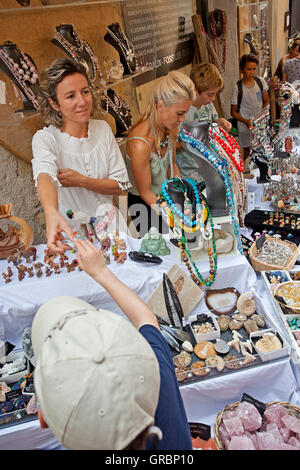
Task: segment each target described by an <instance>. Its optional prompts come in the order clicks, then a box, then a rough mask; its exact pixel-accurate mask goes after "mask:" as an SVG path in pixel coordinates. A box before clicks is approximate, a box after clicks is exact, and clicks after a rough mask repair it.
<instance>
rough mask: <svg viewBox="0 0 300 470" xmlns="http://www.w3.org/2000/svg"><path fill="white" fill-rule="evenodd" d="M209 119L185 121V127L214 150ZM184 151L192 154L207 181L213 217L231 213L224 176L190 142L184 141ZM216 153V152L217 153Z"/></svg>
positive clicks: (208, 197) (208, 202)
mask: <svg viewBox="0 0 300 470" xmlns="http://www.w3.org/2000/svg"><path fill="white" fill-rule="evenodd" d="M210 124H211V123H210V122H209V121H200V122H198V121H190V122H185V123H184V127H185V129H186V130H187V131H188V132H191V133H192V134H193V136H194V137H195V138H196V139H198V140H200V141H201V142H203V144H204V145H205V146H206V147H207V148H208V149H209V150H210V151H211V152H212V153H214V151H213V150H212V148H211V146H210V142H209V135H208V131H209V128H210ZM182 147H183V151H184V152H187V153H189V154H190V155H192V157H193V159H194V162H195V167H196V169H197V171H199V173H200V174H201V176H202V177H203V179H204V181H205V187H206V189H205V192H206V196H205V197H206V201H207V204H208V206H209V207H210V211H211V215H212V216H213V217H223V216H227V215H228V214H229V211H228V207H227V202H226V191H225V186H224V183H223V180H222V177H221V176H220V175H219V174H218V172H217V171H216V169H215V168H214V166H213V165H212V164H211V163H210V162H209V161H208V160H207V159H206V158H205V157H204V156H203V155H202V153H201V152H199V151H198V150H197V149H195V148H194V147H192V146H191V145H190V144H189V143H185V142H182ZM215 155H216V154H215Z"/></svg>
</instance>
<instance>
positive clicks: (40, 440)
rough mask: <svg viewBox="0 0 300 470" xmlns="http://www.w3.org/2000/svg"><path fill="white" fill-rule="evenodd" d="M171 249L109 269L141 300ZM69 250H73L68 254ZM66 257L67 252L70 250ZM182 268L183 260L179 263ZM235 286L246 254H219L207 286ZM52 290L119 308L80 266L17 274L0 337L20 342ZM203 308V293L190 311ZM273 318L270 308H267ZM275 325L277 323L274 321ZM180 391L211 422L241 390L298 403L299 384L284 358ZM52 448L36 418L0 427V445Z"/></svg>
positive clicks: (0, 313) (240, 284)
mask: <svg viewBox="0 0 300 470" xmlns="http://www.w3.org/2000/svg"><path fill="white" fill-rule="evenodd" d="M126 244H127V252H129V251H136V250H138V249H139V247H140V244H141V241H140V240H136V239H131V238H127V239H126ZM168 245H169V246H170V247H171V254H170V255H168V256H165V257H163V262H162V263H161V264H160V265H155V267H153V266H152V265H148V264H143V263H142V264H140V263H135V262H133V261H131V260H130V259H129V258H128V259H127V261H126V262H125V264H123V265H118V264H116V263H115V262H114V261H111V264H110V269H111V270H112V272H113V273H114V274H116V276H118V277H119V279H121V280H122V281H123V282H124V283H125V284H126V285H127V286H129V287H130V288H131V289H132V290H134V291H135V292H136V293H137V294H138V295H139V296H140V297H141V298H142V299H143V300H145V301H146V300H147V299H148V298H149V297H150V295H151V294H152V292H153V291H154V289H155V288H156V286H157V285H158V283H159V282H160V281H161V280H162V276H163V273H164V272H167V271H168V270H169V269H170V268H171V267H172V266H173V265H174V264H178V260H177V257H176V256H175V254H174V252H173V249H172V245H171V244H170V242H168ZM37 248H38V250H37V252H38V259H37V261H38V260H42V259H43V254H44V249H45V246H38V247H37ZM73 256H74V255H73ZM70 258H71V256H70ZM180 266H181V267H182V269H186V268H185V265H184V264H180ZM198 266H199V267H200V270H201V272H202V274H203V275H204V276H205V275H207V273H208V264H207V261H203V262H199V263H198ZM6 267H7V261H1V262H0V269H2V270H3V269H6ZM227 286H234V287H236V288H237V289H238V290H239V292H245V291H247V290H248V289H249V288H251V287H253V288H254V289H257V283H256V274H255V272H254V270H253V269H252V267H251V266H250V264H249V263H248V261H247V260H246V258H245V257H244V256H241V255H240V254H236V255H234V256H219V259H218V273H217V277H216V281H215V283H214V285H213V288H217V289H220V288H223V287H227ZM57 295H71V296H74V295H76V296H78V297H80V298H82V299H84V300H86V301H88V302H90V303H92V304H93V305H95V306H96V307H97V308H105V309H108V310H111V311H114V312H116V313H121V312H120V310H119V308H118V307H117V305H116V304H115V303H114V302H113V301H112V300H111V298H110V296H109V295H108V294H107V293H106V292H105V291H104V290H103V289H102V288H101V286H99V285H98V284H97V283H96V282H95V281H94V280H93V279H91V278H90V277H89V276H88V275H87V274H85V273H84V272H80V271H78V270H76V271H75V272H71V273H67V272H63V273H61V274H58V275H55V274H52V276H51V277H50V278H45V276H44V275H43V276H42V277H41V278H34V279H27V278H26V279H23V280H22V281H21V282H20V281H18V280H17V278H15V279H13V281H12V282H11V283H9V284H6V285H5V284H3V285H2V286H1V287H0V319H1V323H0V325H1V334H2V338H3V339H5V340H9V341H15V343H14V344H17V345H20V340H21V336H22V333H23V330H24V328H26V327H28V326H31V324H32V320H33V317H34V315H35V313H36V311H37V309H38V308H39V306H40V305H41V304H43V303H44V302H45V301H47V300H48V299H50V298H52V297H54V296H57ZM203 310H207V307H206V305H205V302H204V299H202V300H201V302H200V303H199V304H198V305H197V307H196V308H195V309H194V310H193V311H192V312H191V315H193V314H195V313H197V312H201V311H203ZM267 310H268V311H267V314H268V315H269V316H270V318H271V319H272V320H273V318H272V317H273V315H274V312H273V311H272V310H269V309H267ZM279 327H280V325H279ZM180 391H181V394H182V397H183V400H184V405H185V408H186V412H187V416H188V419H189V421H190V422H197V421H198V422H202V423H205V424H208V425H211V426H213V424H214V420H215V417H216V415H217V413H218V412H219V411H220V409H222V408H223V406H224V405H225V404H226V403H232V402H234V401H237V400H239V399H240V398H241V395H242V393H244V392H246V393H248V394H250V395H251V394H252V395H253V396H254V397H255V398H258V399H261V400H262V401H271V400H275V399H280V400H287V401H292V402H293V403H295V404H300V398H299V386H298V384H297V380H296V378H295V375H294V373H293V370H292V368H291V364H290V359H289V358H285V359H283V360H280V361H277V362H276V363H271V364H265V365H263V366H261V367H258V368H253V369H246V370H244V371H238V372H237V373H233V374H229V375H226V376H222V377H217V378H214V379H210V380H205V381H202V382H196V383H193V384H190V385H186V386H185V385H182V386H181V387H180ZM33 448H35V449H53V448H60V445H59V444H58V442H57V441H56V439H55V438H54V436H53V435H52V434H51V431H50V430H49V429H47V430H42V429H40V427H39V422H38V421H37V420H34V421H30V422H28V423H24V424H19V425H14V426H10V427H6V428H3V429H0V449H33Z"/></svg>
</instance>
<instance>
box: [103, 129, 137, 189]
mask: <svg viewBox="0 0 300 470" xmlns="http://www.w3.org/2000/svg"><path fill="white" fill-rule="evenodd" d="M107 127H108V129H107V132H108V135H107V152H108V175H107V178H108V179H113V180H116V181H117V183H118V185H119V187H120V188H121V189H122V190H123V191H127V189H129V188H131V183H130V180H129V177H128V174H127V169H126V165H125V162H124V158H123V156H122V154H121V151H120V149H119V146H118V143H117V141H116V139H115V136H114V134H113V132H112V130H111V128H110V126H109V125H108V124H107Z"/></svg>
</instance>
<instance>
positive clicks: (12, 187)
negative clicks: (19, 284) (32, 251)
mask: <svg viewBox="0 0 300 470" xmlns="http://www.w3.org/2000/svg"><path fill="white" fill-rule="evenodd" d="M0 161H1V185H0V203H1V204H8V203H12V205H13V209H12V214H13V215H16V216H18V217H21V218H22V219H24V220H26V222H27V223H28V224H29V225H30V226H31V228H32V230H33V232H34V242H33V243H34V244H35V245H36V244H39V243H45V242H46V237H45V220H44V213H43V210H42V208H41V205H40V203H39V198H38V195H37V191H36V188H35V186H34V181H33V177H32V170H31V164H29V163H27V162H24V161H23V160H20V159H19V158H17V157H15V155H13V154H12V153H10V152H9V151H8V150H6V149H5V148H3V147H2V146H0Z"/></svg>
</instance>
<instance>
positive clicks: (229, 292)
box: [205, 287, 240, 315]
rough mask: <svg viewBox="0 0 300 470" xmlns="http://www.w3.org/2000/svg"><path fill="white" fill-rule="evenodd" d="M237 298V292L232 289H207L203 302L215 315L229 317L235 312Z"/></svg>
mask: <svg viewBox="0 0 300 470" xmlns="http://www.w3.org/2000/svg"><path fill="white" fill-rule="evenodd" d="M239 296H240V294H239V292H238V291H237V290H236V289H235V288H234V287H226V288H225V289H209V290H207V291H206V296H205V302H206V305H207V307H208V308H209V309H210V310H211V311H212V312H213V313H215V314H216V315H230V314H231V313H232V312H234V311H235V310H236V304H237V300H238V298H239Z"/></svg>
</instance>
